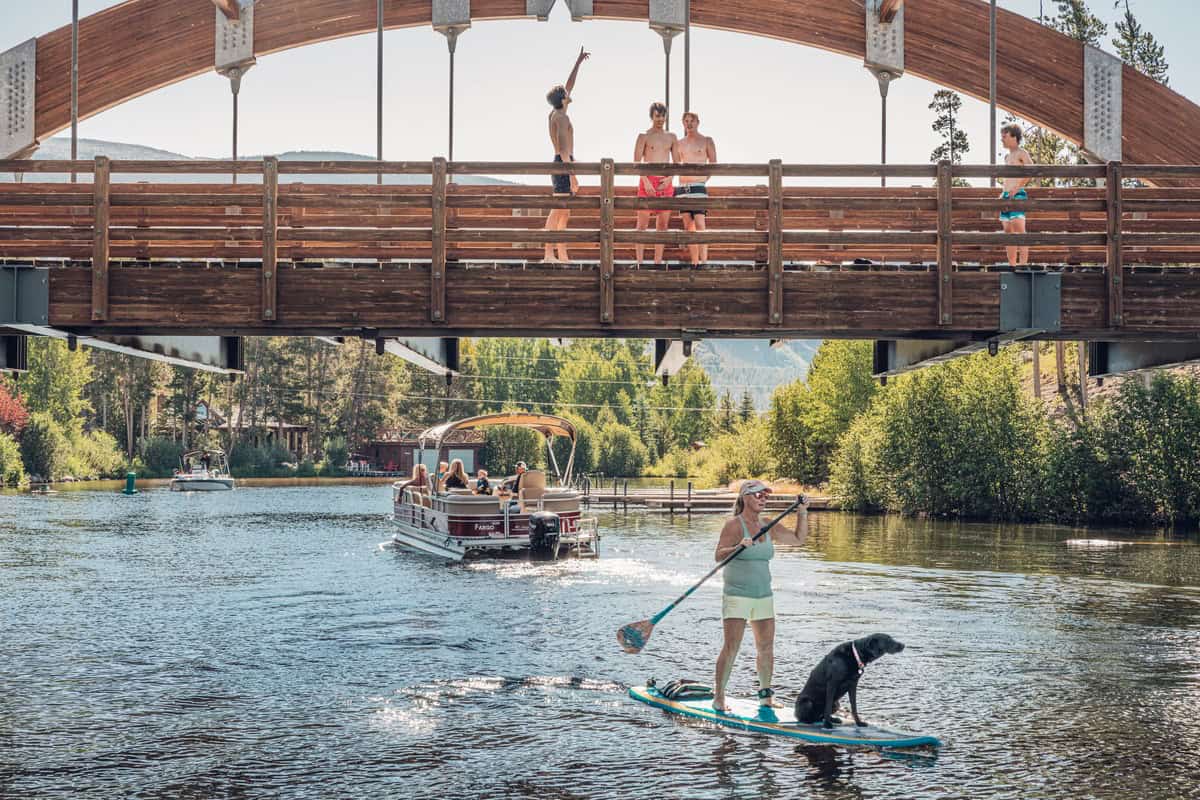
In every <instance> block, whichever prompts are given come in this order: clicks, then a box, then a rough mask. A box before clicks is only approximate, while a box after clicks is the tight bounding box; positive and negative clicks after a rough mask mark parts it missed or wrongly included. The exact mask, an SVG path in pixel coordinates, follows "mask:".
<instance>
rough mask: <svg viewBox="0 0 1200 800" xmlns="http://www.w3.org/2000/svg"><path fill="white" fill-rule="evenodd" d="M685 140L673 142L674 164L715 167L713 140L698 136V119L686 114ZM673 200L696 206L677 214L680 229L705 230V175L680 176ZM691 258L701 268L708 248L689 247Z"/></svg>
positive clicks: (689, 112) (706, 185) (706, 178)
mask: <svg viewBox="0 0 1200 800" xmlns="http://www.w3.org/2000/svg"><path fill="white" fill-rule="evenodd" d="M683 131H684V136H683V138H682V139H678V140H676V142H675V147H674V151H673V152H674V155H675V163H676V164H715V163H717V145H716V144H715V143H714V142H713V140H712V137H709V136H704V135H702V134H701V133H700V115H699V114H697V113H696V112H694V111H688V112H687V113H685V114H684V115H683ZM675 196H676V197H686V198H687V199H689V200H695V201H696V205H695V206H694V207H692V208H690V209H688V210H684V211H681V212H679V215H680V216H681V217H682V218H683V227H684V228H686V229H687V230H689V231H703V230H705V226H706V220H705V216H704V211H705V202H704V201H706V200H708V176H707V175H703V176H701V175H680V176H679V185H678V186H676V187H675ZM688 251H689V252H690V253H691V256H692V264H693V265H696V264H703V263H704V262H706V261H708V245H706V244H702V245H688Z"/></svg>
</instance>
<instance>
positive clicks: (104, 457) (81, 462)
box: [67, 430, 125, 479]
mask: <svg viewBox="0 0 1200 800" xmlns="http://www.w3.org/2000/svg"><path fill="white" fill-rule="evenodd" d="M67 472H68V473H70V474H71V475H74V476H75V477H77V478H88V479H95V478H118V477H121V476H122V475H123V474H124V473H125V456H124V455H123V454H122V453H121V451H120V450H119V449H118V448H117V440H116V439H115V438H113V436H112V435H111V434H109V433H106V432H105V431H98V430H97V431H88V432H87V433H84V434H82V435H80V436H79V437H78V438H76V439H75V440H74V441H72V442H71V454H70V456H69V457H68V459H67Z"/></svg>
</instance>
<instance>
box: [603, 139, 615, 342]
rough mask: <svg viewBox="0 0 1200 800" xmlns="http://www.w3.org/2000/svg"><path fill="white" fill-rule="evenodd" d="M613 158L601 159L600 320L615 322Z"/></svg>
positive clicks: (607, 322)
mask: <svg viewBox="0 0 1200 800" xmlns="http://www.w3.org/2000/svg"><path fill="white" fill-rule="evenodd" d="M614 175H615V168H614V166H613V160H612V159H611V158H605V159H602V160H601V161H600V322H602V323H605V324H612V322H613V306H614V302H613V288H614V287H613V282H614V277H613V273H614V268H613V255H614V252H613V251H614V247H613V216H614V215H613V209H614V207H615V206H614V203H613V176H614Z"/></svg>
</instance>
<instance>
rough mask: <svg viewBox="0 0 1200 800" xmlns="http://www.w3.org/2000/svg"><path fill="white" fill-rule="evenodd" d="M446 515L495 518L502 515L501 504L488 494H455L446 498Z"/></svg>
mask: <svg viewBox="0 0 1200 800" xmlns="http://www.w3.org/2000/svg"><path fill="white" fill-rule="evenodd" d="M444 502H445V504H446V513H447V514H453V515H454V516H458V517H494V516H496V515H497V514H499V513H500V503H499V502H498V501H497V499H496V498H495V497H492V496H491V495H486V494H479V495H475V494H470V493H469V492H468V493H467V494H461V495H460V494H455V495H449V496H447V497H446V498H444Z"/></svg>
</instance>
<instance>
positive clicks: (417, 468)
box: [400, 464, 429, 494]
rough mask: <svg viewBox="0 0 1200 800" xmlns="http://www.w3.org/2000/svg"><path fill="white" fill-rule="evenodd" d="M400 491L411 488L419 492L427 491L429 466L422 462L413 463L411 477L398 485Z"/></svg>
mask: <svg viewBox="0 0 1200 800" xmlns="http://www.w3.org/2000/svg"><path fill="white" fill-rule="evenodd" d="M400 489H401V491H403V490H404V489H412V490H413V491H414V492H420V493H421V494H428V493H429V467H427V466H425V465H424V464H413V471H412V478H411V479H410V480H408V481H407V482H405V483H403V484H401V485H400Z"/></svg>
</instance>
